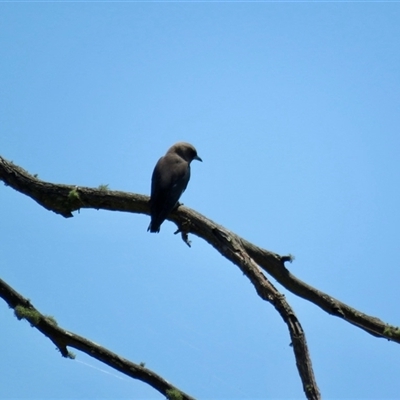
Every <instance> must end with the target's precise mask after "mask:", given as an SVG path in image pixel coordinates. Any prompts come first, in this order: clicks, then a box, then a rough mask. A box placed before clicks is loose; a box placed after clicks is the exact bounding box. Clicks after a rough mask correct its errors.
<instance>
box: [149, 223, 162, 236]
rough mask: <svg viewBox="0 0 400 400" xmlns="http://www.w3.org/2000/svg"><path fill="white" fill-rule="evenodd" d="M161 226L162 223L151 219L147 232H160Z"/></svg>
mask: <svg viewBox="0 0 400 400" xmlns="http://www.w3.org/2000/svg"><path fill="white" fill-rule="evenodd" d="M160 226H161V224H159V223H156V221H150V225H149V227H148V228H147V232H150V233H158V232H160Z"/></svg>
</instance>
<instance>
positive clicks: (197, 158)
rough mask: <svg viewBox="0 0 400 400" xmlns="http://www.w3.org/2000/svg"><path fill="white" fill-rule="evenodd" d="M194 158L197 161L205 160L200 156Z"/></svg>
mask: <svg viewBox="0 0 400 400" xmlns="http://www.w3.org/2000/svg"><path fill="white" fill-rule="evenodd" d="M193 160H197V161H201V162H203V160H202V159H201V158H200V157H199V156H196V157H195V158H193Z"/></svg>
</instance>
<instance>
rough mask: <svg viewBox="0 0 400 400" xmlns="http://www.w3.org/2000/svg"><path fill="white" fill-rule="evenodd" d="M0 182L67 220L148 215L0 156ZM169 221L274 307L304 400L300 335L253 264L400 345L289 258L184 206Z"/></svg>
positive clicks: (136, 200)
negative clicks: (94, 213) (76, 215)
mask: <svg viewBox="0 0 400 400" xmlns="http://www.w3.org/2000/svg"><path fill="white" fill-rule="evenodd" d="M0 180H3V181H4V182H5V183H6V185H9V186H11V187H13V188H14V189H15V190H18V191H20V192H22V193H24V194H26V195H27V196H29V197H31V198H32V199H34V200H35V201H37V202H38V203H39V204H40V205H42V206H43V207H45V208H46V209H48V210H51V211H54V212H56V213H57V214H60V215H62V216H64V217H67V218H68V217H72V216H73V215H72V212H73V211H76V210H78V209H80V208H95V209H105V210H112V211H124V212H131V213H142V214H149V206H148V200H149V198H148V197H147V196H142V195H137V194H128V193H124V192H118V191H108V190H104V188H101V189H91V188H84V187H77V186H72V185H61V184H59V185H57V184H52V183H48V182H43V181H41V180H39V179H37V178H36V177H34V176H32V175H30V174H29V173H28V172H27V171H25V170H24V169H22V168H20V167H17V166H15V165H14V164H13V163H10V162H8V161H6V160H5V159H4V158H2V157H0ZM168 219H169V220H171V221H173V222H175V223H176V224H177V226H178V232H181V234H182V238H183V240H184V241H185V242H186V243H188V239H187V235H188V233H193V234H195V235H197V236H199V237H201V238H203V239H204V240H206V241H207V242H208V243H210V244H211V245H212V246H213V247H214V248H215V249H216V250H217V251H219V252H220V253H221V254H222V255H224V256H225V257H226V258H228V259H229V260H231V261H232V262H233V263H235V264H236V265H237V266H238V267H239V268H240V269H241V270H242V271H243V273H244V274H245V275H246V276H247V277H248V278H249V279H250V281H251V282H252V283H253V285H254V286H255V289H256V291H257V293H258V294H259V296H260V297H261V298H263V299H264V300H266V301H269V302H270V303H271V304H273V305H274V307H275V308H276V309H277V311H278V312H279V314H280V315H281V317H282V318H283V320H284V321H285V322H286V323H287V325H288V328H289V333H290V335H291V339H292V344H293V349H294V353H295V357H296V363H297V367H298V370H299V374H300V377H301V379H302V383H303V389H304V391H305V393H306V395H307V397H308V398H310V399H318V398H319V396H320V395H319V391H318V387H317V385H316V382H315V378H314V375H313V370H312V366H311V361H310V357H309V353H308V349H307V344H306V340H305V336H304V332H303V330H302V328H301V325H300V323H299V321H298V320H297V318H296V316H295V314H294V312H293V311H292V310H291V308H290V306H289V305H288V304H287V302H286V300H285V299H284V296H283V295H282V294H280V293H279V292H278V291H277V290H276V288H275V287H274V286H273V285H272V284H271V283H270V282H269V281H268V280H267V278H266V277H265V276H264V275H263V274H262V273H261V271H260V270H259V268H258V267H257V265H258V266H259V267H261V268H262V269H263V270H265V271H266V272H268V273H269V274H270V275H271V276H273V277H274V278H275V279H276V280H277V281H278V282H279V283H280V284H281V285H283V286H284V287H285V288H287V289H288V290H290V291H291V292H293V293H294V294H297V295H298V296H300V297H302V298H304V299H306V300H309V301H311V302H313V303H314V304H316V305H318V306H319V307H320V308H322V309H323V310H324V311H326V312H328V313H329V314H332V315H335V316H338V317H340V318H342V319H344V320H346V321H348V322H350V323H351V324H353V325H356V326H358V327H360V328H362V329H364V330H365V331H366V332H368V333H370V334H372V335H374V336H377V337H384V338H386V339H389V340H393V341H396V342H397V343H400V329H399V328H396V327H394V326H390V325H388V324H385V323H384V322H382V321H381V320H380V319H378V318H375V317H371V316H368V315H366V314H363V313H361V312H359V311H357V310H355V309H353V308H351V307H349V306H348V305H346V304H344V303H342V302H340V301H339V300H336V299H334V298H333V297H331V296H329V295H327V294H325V293H323V292H321V291H319V290H317V289H315V288H313V287H312V286H310V285H308V284H306V283H304V282H302V281H301V280H300V279H298V278H296V277H295V276H294V275H292V274H291V273H290V272H289V271H288V269H287V268H286V267H285V265H284V263H285V262H286V261H289V260H290V259H291V257H290V256H280V255H278V254H276V253H273V252H270V251H267V250H265V249H262V248H260V247H257V246H255V245H254V244H252V243H250V242H248V241H246V240H245V239H242V238H241V237H239V236H238V235H236V234H235V233H233V232H230V231H228V230H227V229H225V228H224V227H222V226H220V225H218V224H216V223H215V222H213V221H211V220H209V219H207V218H206V217H204V216H202V215H201V214H199V213H197V212H196V211H194V210H191V209H189V208H187V207H184V206H179V207H178V208H176V209H175V210H174V211H173V212H172V213H171V214H170V216H169V218H168Z"/></svg>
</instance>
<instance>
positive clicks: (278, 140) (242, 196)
mask: <svg viewBox="0 0 400 400" xmlns="http://www.w3.org/2000/svg"><path fill="white" fill-rule="evenodd" d="M399 21H400V4H399V3H384V2H382V3H381V2H374V3H361V2H360V3H358V2H356V3H351V2H350V3H348V2H347V3H335V2H325V3H317V2H302V3H296V2H291V3H277V2H275V3H268V2H266V3H247V2H246V3H244V2H242V3H235V2H231V3H226V2H225V3H207V2H201V3H189V2H186V3H184V2H179V3H178V2H177V3H169V2H164V3H149V2H147V3H146V2H129V3H128V2H127V3H123V2H120V3H117V2H116V3H112V2H107V3H92V2H85V3H83V2H82V3H79V2H78V3H69V2H63V3H61V2H53V3H47V2H36V3H35V2H30V3H17V2H12V3H1V4H0V57H1V63H0V93H1V96H0V154H1V155H2V156H3V157H5V158H7V159H10V160H13V161H14V163H16V164H18V165H21V166H22V167H24V168H25V169H27V170H28V171H29V172H31V173H37V174H39V177H40V178H41V179H43V180H47V181H51V182H56V183H66V184H75V185H80V186H89V187H97V186H98V185H99V184H109V187H110V188H111V189H115V190H124V191H128V192H134V193H141V194H148V193H149V189H150V177H151V173H152V169H153V167H154V165H155V163H156V161H157V159H158V158H159V157H160V156H161V155H163V154H164V153H165V151H166V150H167V149H168V147H169V146H170V145H172V144H173V143H175V142H177V141H180V140H185V141H188V142H190V143H192V144H194V145H195V146H196V148H197V150H198V153H199V155H200V156H201V157H202V158H203V161H204V162H203V163H194V164H193V167H192V179H191V182H190V184H189V187H188V189H187V191H186V192H185V193H184V195H183V197H182V202H183V203H185V205H187V206H189V207H191V208H194V209H195V210H197V211H198V212H200V213H202V214H204V215H205V216H207V217H209V218H211V219H213V220H215V221H217V222H218V223H220V224H223V225H224V226H226V227H227V228H228V229H230V230H233V231H235V232H236V233H238V234H239V235H241V236H243V237H245V238H246V239H248V240H250V241H253V242H254V243H255V244H257V245H260V246H262V247H264V248H267V249H269V250H272V251H275V252H277V253H280V254H288V253H291V254H293V255H295V257H296V260H295V262H294V263H293V264H291V265H289V268H290V270H291V271H292V272H293V273H294V274H295V275H297V276H298V277H299V278H301V279H302V280H304V281H306V282H308V283H309V284H311V285H313V286H315V287H317V288H319V289H320V290H323V291H325V292H327V293H328V294H330V295H331V296H334V297H336V298H338V299H340V300H342V301H344V302H346V303H348V304H349V305H351V306H353V307H355V308H357V309H359V310H360V311H363V312H365V313H368V314H370V315H373V316H377V317H379V318H381V319H383V320H384V321H386V322H388V323H391V324H394V325H400V308H399V289H398V286H399V281H400V262H399V260H398V257H397V251H398V250H399V243H400V233H399V226H400V212H399V204H400V191H399V181H400V179H399V178H400V168H399V155H400V132H399V126H400V45H399V43H400V23H399ZM0 196H1V204H2V206H1V211H0V215H1V228H0V242H1V247H0V265H1V278H2V279H4V280H6V281H7V282H8V283H9V284H10V285H12V286H13V287H14V288H15V289H17V290H18V291H20V292H21V293H22V294H23V295H24V296H26V297H28V298H30V299H31V301H32V302H33V304H34V305H35V306H36V307H37V308H38V309H39V310H40V311H42V312H43V313H45V314H50V315H53V316H54V317H55V318H56V319H57V321H58V323H59V324H60V325H61V326H62V327H63V328H65V329H68V330H71V331H73V332H76V333H78V334H80V335H83V336H86V337H87V338H88V339H91V340H93V341H95V342H97V343H99V344H101V345H103V346H105V347H108V348H109V349H110V350H112V351H115V352H117V353H119V354H120V355H121V356H123V357H126V358H128V359H131V360H132V361H134V362H145V363H146V366H148V367H149V368H151V369H153V370H154V371H155V372H157V373H159V374H161V375H162V376H164V377H165V378H166V379H167V380H169V381H170V382H172V383H173V384H175V385H177V386H178V387H180V388H181V389H182V390H184V391H186V392H187V393H189V394H191V395H192V396H194V397H197V398H199V399H220V400H222V399H224V400H229V399H278V398H280V399H297V398H303V392H302V388H301V383H300V379H299V378H298V374H297V370H296V367H295V361H294V356H293V352H292V348H291V347H290V346H289V343H290V339H289V335H288V332H287V328H286V325H285V324H284V323H283V322H282V320H281V319H280V318H279V316H278V315H277V313H276V312H275V311H274V309H273V308H272V307H271V306H270V305H269V304H267V303H265V302H263V301H262V300H260V299H259V298H258V296H257V295H256V293H255V290H254V288H253V287H252V286H251V284H250V283H249V282H248V280H247V278H245V277H244V276H243V275H242V274H241V272H240V271H239V269H238V268H237V267H235V266H234V265H233V264H231V263H230V262H228V261H227V260H225V259H224V258H222V257H221V256H220V255H219V254H218V253H216V251H215V250H214V249H213V248H211V247H210V246H209V245H207V244H206V243H204V242H203V241H202V240H201V239H199V238H197V237H191V239H192V248H191V249H189V248H188V247H187V246H186V245H185V244H184V243H183V242H182V241H181V240H180V238H179V237H177V236H174V235H173V232H174V230H175V225H173V224H172V223H170V222H165V223H164V225H163V226H162V230H161V233H160V234H159V235H154V234H149V233H147V232H146V229H147V226H148V223H149V217H148V216H144V215H132V214H123V213H113V212H106V211H94V210H82V211H81V212H80V213H76V214H75V217H74V218H71V219H64V218H62V217H60V216H57V215H56V214H54V213H50V212H48V211H46V210H45V209H43V208H41V207H40V206H38V205H37V204H36V203H35V202H34V201H32V200H31V199H29V198H27V197H24V196H23V195H21V194H19V193H17V192H15V191H14V190H12V189H10V188H9V187H5V186H4V185H1V186H0ZM278 288H280V287H279V285H278ZM280 289H281V290H282V291H283V293H285V294H286V296H287V298H288V300H289V302H290V303H291V305H292V306H293V308H294V310H295V312H296V313H297V315H298V317H299V319H300V321H301V322H302V324H303V328H304V329H305V332H306V335H307V341H308V344H309V347H310V352H311V356H312V359H313V365H314V368H315V373H316V378H317V381H318V384H319V387H320V389H321V392H322V395H323V397H324V398H326V399H344V398H346V399H365V398H369V399H394V398H399V396H400V380H399V374H400V363H399V357H400V347H399V345H397V344H394V343H391V342H388V341H386V340H382V339H376V338H374V337H372V336H370V335H368V334H366V333H365V332H364V331H361V330H359V329H357V328H355V327H354V326H351V325H349V324H347V323H345V322H344V321H342V320H339V319H337V318H334V317H331V316H328V315H327V314H326V313H324V312H323V311H321V310H320V309H319V308H317V307H316V306H314V305H313V304H311V303H308V302H306V301H304V300H302V299H299V298H297V297H295V296H293V295H291V294H290V293H288V292H287V291H286V290H284V289H282V288H280ZM0 321H1V322H0V337H1V343H0V351H1V355H2V356H1V361H0V376H1V380H0V386H1V393H0V398H2V399H9V398H17V397H18V398H23V399H28V398H29V399H30V398H38V399H39V398H40V399H98V398H110V399H111V398H112V399H161V398H163V397H162V396H160V395H159V394H158V392H156V391H154V390H153V389H151V388H150V387H148V386H146V385H145V384H143V383H142V382H139V381H135V380H132V379H129V378H127V377H125V376H123V375H121V374H119V373H117V372H114V371H112V370H110V369H109V368H107V367H106V366H103V365H102V364H100V363H98V362H97V361H95V360H92V359H90V358H89V357H87V356H85V355H83V354H81V353H79V352H76V354H77V359H76V360H75V361H70V360H65V359H62V358H61V356H60V354H59V353H58V352H57V351H56V350H55V349H54V345H53V344H52V343H51V342H50V341H49V340H48V339H47V338H45V337H43V336H42V335H41V334H40V333H39V332H37V331H36V330H33V329H32V328H31V327H30V326H29V324H28V323H26V322H18V321H17V319H16V318H14V317H13V314H12V312H11V310H9V309H8V307H7V306H6V304H5V303H3V304H1V302H0Z"/></svg>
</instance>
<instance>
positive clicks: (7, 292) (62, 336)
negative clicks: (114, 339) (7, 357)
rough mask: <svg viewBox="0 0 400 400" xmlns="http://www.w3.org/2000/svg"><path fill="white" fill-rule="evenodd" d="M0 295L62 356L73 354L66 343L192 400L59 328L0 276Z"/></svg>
mask: <svg viewBox="0 0 400 400" xmlns="http://www.w3.org/2000/svg"><path fill="white" fill-rule="evenodd" d="M0 297H1V298H3V299H4V300H5V301H6V303H7V304H8V305H9V307H11V308H13V309H14V312H15V315H16V316H17V318H18V319H26V320H27V321H29V323H30V324H31V325H32V326H33V327H34V328H36V329H37V330H39V331H40V332H42V333H43V334H44V335H45V336H47V337H48V338H49V339H50V340H51V341H52V342H53V343H54V344H55V345H56V346H57V348H58V349H59V351H60V352H61V354H62V356H63V357H67V358H74V356H73V355H72V354H71V353H70V352H69V351H68V350H67V346H69V347H73V348H75V349H78V350H80V351H82V352H84V353H86V354H88V355H89V356H91V357H93V358H96V359H97V360H99V361H101V362H103V363H105V364H107V365H109V366H110V367H112V368H114V369H116V370H118V371H120V372H122V373H123V374H125V375H128V376H130V377H131V378H134V379H139V380H141V381H142V382H145V383H147V384H148V385H150V386H152V387H153V388H154V389H156V390H158V391H159V392H160V393H161V394H163V395H164V396H166V397H167V398H173V396H171V393H175V394H178V393H179V394H180V395H181V399H185V400H194V398H193V397H191V396H189V395H188V394H186V393H184V392H182V391H181V390H180V389H178V388H176V387H175V386H173V385H171V384H170V383H169V382H167V381H166V380H165V379H164V378H162V377H161V376H159V375H157V374H156V373H155V372H153V371H151V370H149V369H148V368H145V367H144V366H142V365H140V364H135V363H133V362H131V361H129V360H127V359H125V358H123V357H121V356H119V355H118V354H115V353H113V352H112V351H110V350H107V349H106V348H104V347H102V346H100V345H98V344H96V343H94V342H92V341H90V340H88V339H85V338H84V337H82V336H79V335H77V334H75V333H72V332H70V331H67V330H65V329H62V328H60V327H59V326H58V325H57V322H56V321H55V320H54V318H53V317H49V316H46V315H43V314H41V313H40V312H39V311H38V310H37V309H36V308H35V307H34V306H33V305H32V304H31V303H30V301H29V300H27V299H25V298H24V297H23V296H22V295H20V294H19V293H18V292H17V291H15V290H14V289H13V288H12V287H10V286H9V285H8V284H7V283H5V282H4V281H3V280H2V279H0ZM175 398H176V396H175Z"/></svg>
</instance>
